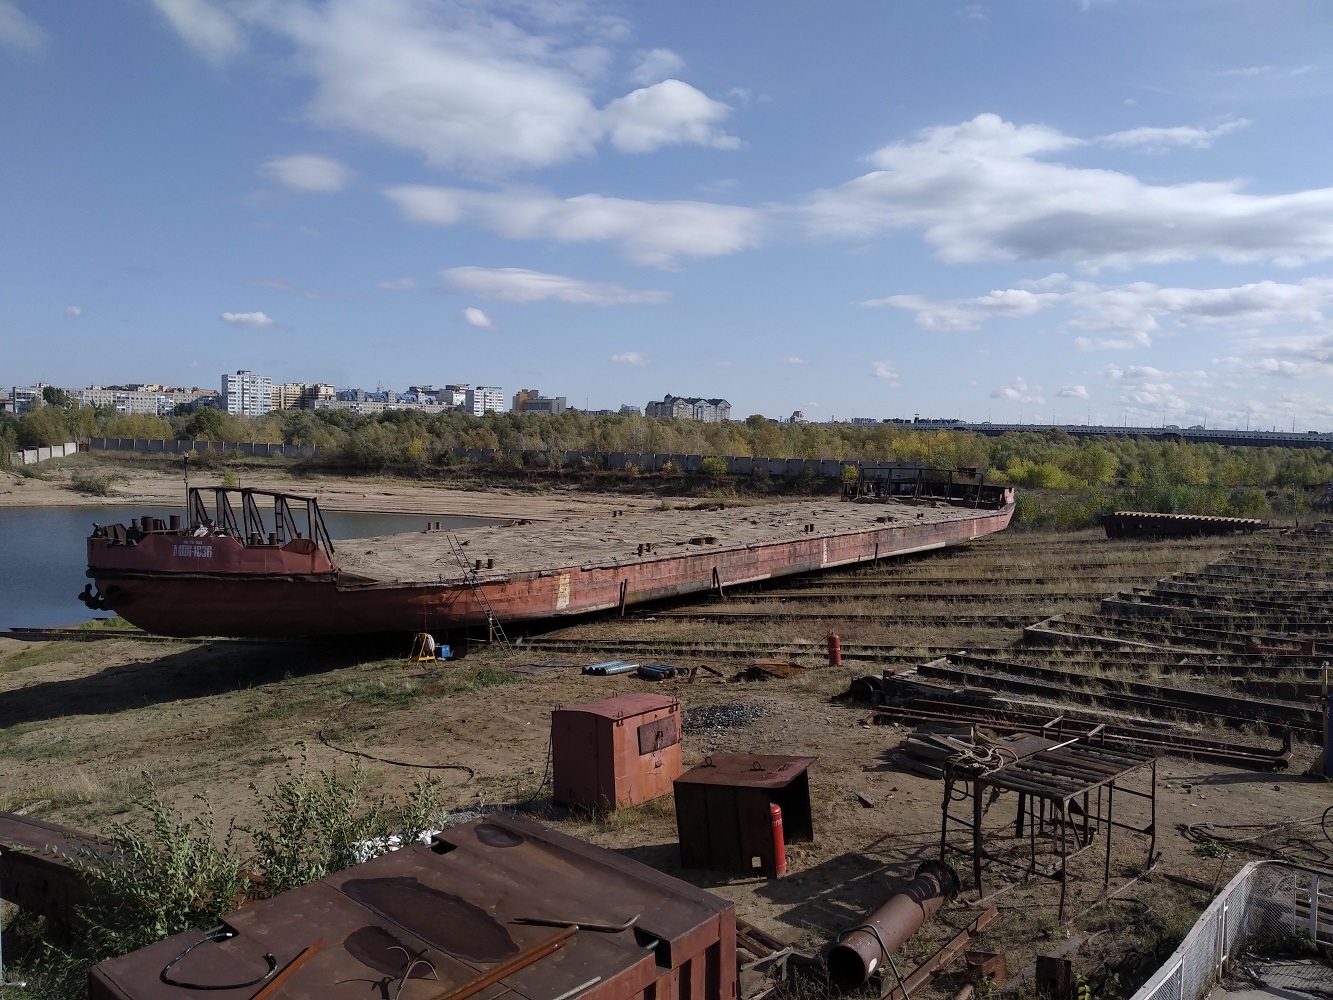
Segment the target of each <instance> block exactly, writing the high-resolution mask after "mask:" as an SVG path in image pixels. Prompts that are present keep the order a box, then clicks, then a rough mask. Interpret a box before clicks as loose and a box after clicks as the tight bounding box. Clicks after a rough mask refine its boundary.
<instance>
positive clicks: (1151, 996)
mask: <svg viewBox="0 0 1333 1000" xmlns="http://www.w3.org/2000/svg"><path fill="white" fill-rule="evenodd" d="M1311 942H1313V943H1317V944H1323V945H1329V946H1333V872H1325V871H1318V870H1317V869H1314V868H1305V867H1302V866H1300V865H1291V864H1286V863H1285V862H1280V861H1255V862H1251V863H1250V864H1248V865H1246V866H1245V867H1244V868H1242V869H1241V870H1240V871H1239V872H1238V873H1237V875H1236V877H1235V878H1233V879H1232V880H1231V881H1230V882H1229V883H1227V886H1226V888H1225V889H1223V890H1222V891H1221V892H1220V893H1219V894H1218V895H1217V897H1216V898H1215V899H1214V900H1213V901H1212V902H1211V903H1210V904H1209V905H1208V908H1207V909H1206V910H1204V911H1203V914H1202V916H1200V917H1199V919H1198V920H1197V921H1196V922H1195V924H1194V926H1193V927H1192V928H1191V929H1190V932H1189V933H1188V934H1187V935H1185V940H1184V941H1182V942H1181V943H1180V947H1179V948H1177V949H1176V950H1175V952H1174V953H1173V954H1172V955H1171V957H1170V958H1169V959H1167V961H1166V964H1164V965H1163V966H1162V967H1161V968H1160V969H1158V970H1157V972H1156V973H1155V974H1154V975H1153V977H1152V978H1151V979H1149V980H1148V981H1147V982H1146V983H1144V985H1143V987H1142V988H1141V989H1140V990H1139V991H1138V992H1137V993H1135V994H1134V997H1133V1000H1201V998H1202V997H1204V996H1206V995H1207V994H1208V991H1209V990H1210V989H1211V988H1212V986H1213V984H1214V983H1216V982H1217V979H1218V977H1219V976H1220V975H1221V974H1222V972H1223V970H1224V969H1225V968H1226V967H1227V966H1228V964H1229V963H1230V962H1232V961H1233V960H1234V959H1237V958H1239V957H1240V955H1241V954H1242V952H1244V951H1245V949H1246V948H1247V947H1249V946H1253V947H1254V948H1255V949H1256V950H1260V951H1262V950H1263V949H1265V948H1271V949H1273V950H1274V951H1280V952H1290V950H1291V946H1292V945H1294V944H1301V943H1304V944H1308V943H1311Z"/></svg>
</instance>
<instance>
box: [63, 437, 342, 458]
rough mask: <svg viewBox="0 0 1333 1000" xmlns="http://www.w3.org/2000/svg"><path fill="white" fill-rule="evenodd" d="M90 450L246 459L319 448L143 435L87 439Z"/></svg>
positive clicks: (309, 453) (303, 454)
mask: <svg viewBox="0 0 1333 1000" xmlns="http://www.w3.org/2000/svg"><path fill="white" fill-rule="evenodd" d="M88 447H89V448H90V449H92V450H93V451H133V452H137V453H139V454H145V455H160V454H166V455H184V454H186V453H187V452H191V451H192V452H194V453H195V454H198V455H204V454H213V455H220V456H227V455H234V454H236V453H237V452H239V453H240V454H242V455H244V456H245V457H246V458H314V457H315V456H316V455H317V454H319V449H318V448H316V447H315V446H314V445H312V444H264V443H261V442H254V441H153V440H145V439H144V438H89V439H88Z"/></svg>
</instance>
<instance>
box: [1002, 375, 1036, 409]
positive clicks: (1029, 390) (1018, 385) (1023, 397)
mask: <svg viewBox="0 0 1333 1000" xmlns="http://www.w3.org/2000/svg"><path fill="white" fill-rule="evenodd" d="M990 398H991V399H1003V400H1005V401H1006V402H1010V403H1044V402H1046V400H1045V399H1043V398H1042V396H1041V387H1040V386H1033V385H1029V384H1028V381H1027V379H1025V378H1023V377H1022V376H1021V375H1020V376H1018V377H1017V378H1015V379H1014V380H1013V381H1012V382H1010V383H1009V384H1008V385H1002V386H1000V387H999V388H998V389H992V390H991V393H990Z"/></svg>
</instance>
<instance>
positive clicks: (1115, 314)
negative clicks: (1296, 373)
mask: <svg viewBox="0 0 1333 1000" xmlns="http://www.w3.org/2000/svg"><path fill="white" fill-rule="evenodd" d="M1019 285H1020V287H1018V288H1012V289H1002V290H997V291H991V292H988V293H987V294H985V295H982V296H979V297H976V298H971V299H951V300H942V301H936V300H932V299H927V298H925V297H924V296H920V295H890V296H887V297H885V298H882V299H870V300H868V301H866V302H865V303H863V304H864V305H868V306H890V307H893V308H897V309H904V310H906V311H908V312H911V313H912V314H913V318H914V320H915V322H916V324H917V325H918V326H919V327H921V328H922V329H924V330H933V331H950V330H977V329H981V328H982V327H984V326H985V325H986V323H988V322H989V321H990V320H992V319H994V318H996V317H1010V318H1025V317H1028V316H1032V315H1035V314H1036V313H1038V312H1040V311H1043V310H1051V309H1055V308H1057V307H1059V308H1061V309H1063V310H1064V312H1065V314H1066V315H1065V320H1064V325H1065V326H1066V327H1067V328H1068V329H1070V330H1076V331H1090V332H1093V333H1096V334H1099V336H1095V337H1088V336H1080V337H1078V338H1077V339H1076V340H1075V346H1076V347H1078V348H1079V349H1080V350H1084V351H1093V350H1117V349H1120V350H1123V349H1128V348H1133V347H1148V346H1150V345H1151V344H1152V342H1153V337H1154V336H1155V335H1156V334H1157V333H1158V332H1159V331H1161V329H1162V328H1163V326H1166V327H1167V328H1168V329H1169V330H1172V331H1189V330H1194V329H1197V330H1207V329H1213V328H1221V329H1229V330H1232V331H1236V332H1238V333H1243V332H1246V331H1251V332H1252V331H1258V330H1264V329H1268V328H1272V327H1278V326H1284V325H1287V326H1289V325H1293V324H1295V325H1297V326H1301V327H1307V328H1308V327H1316V328H1319V329H1323V328H1324V327H1326V326H1327V325H1328V324H1329V323H1330V318H1329V317H1330V316H1331V315H1333V277H1328V276H1323V277H1314V278H1306V279H1304V280H1302V281H1298V282H1278V281H1269V280H1265V281H1256V282H1251V283H1249V284H1245V285H1236V286H1233V287H1230V288H1172V287H1162V286H1159V285H1154V284H1152V283H1151V282H1146V281H1137V282H1132V283H1130V284H1126V285H1099V284H1096V283H1093V282H1087V281H1075V282H1071V281H1068V280H1067V279H1066V276H1065V275H1063V274H1053V275H1048V276H1047V277H1045V278H1041V279H1038V280H1036V281H1027V282H1020V283H1019ZM1034 288H1046V289H1061V290H1059V291H1050V290H1048V291H1041V292H1034V291H1032V289H1034ZM1270 339H1271V338H1270Z"/></svg>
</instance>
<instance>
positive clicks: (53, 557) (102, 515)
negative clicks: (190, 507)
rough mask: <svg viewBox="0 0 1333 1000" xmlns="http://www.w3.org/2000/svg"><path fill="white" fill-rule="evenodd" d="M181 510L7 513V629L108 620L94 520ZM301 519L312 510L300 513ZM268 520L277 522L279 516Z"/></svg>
mask: <svg viewBox="0 0 1333 1000" xmlns="http://www.w3.org/2000/svg"><path fill="white" fill-rule="evenodd" d="M180 512H181V511H180V509H179V508H176V509H174V510H168V509H166V508H153V507H142V506H135V507H120V506H115V507H105V506H100V505H99V506H87V507H36V508H0V628H11V627H13V626H16V625H17V626H22V627H25V628H45V627H50V626H53V625H76V624H78V623H79V622H84V621H88V620H89V619H92V618H105V617H106V612H105V611H90V610H89V609H88V608H85V607H84V606H83V602H82V601H80V600H79V596H78V595H79V591H81V590H82V589H83V586H84V584H86V583H88V582H89V581H88V578H87V577H86V576H85V575H84V573H85V571H86V570H87V568H88V546H87V544H86V542H87V538H88V535H89V534H90V533H91V532H92V529H93V524H94V522H96V523H98V524H114V523H116V522H120V523H121V524H129V523H130V519H131V518H135V517H142V516H143V515H144V514H148V513H151V514H154V515H155V516H157V517H161V518H164V519H165V518H166V517H168V516H170V515H171V514H179V513H180ZM323 513H324V523H325V524H326V525H327V526H328V529H329V534H330V535H331V536H333V540H334V543H335V544H334V548H335V549H336V548H337V544H336V543H337V540H338V539H340V538H367V537H370V536H372V535H392V534H397V533H398V532H405V531H420V530H421V529H422V527H423V526H424V525H425V521H426V519H425V517H424V516H423V515H417V514H412V515H407V514H354V513H348V512H342V511H324V512H323ZM297 516H298V518H300V517H303V516H304V512H298V515H297ZM267 520H272V511H271V510H270V511H269V512H268V516H267ZM431 521H432V522H434V521H439V522H440V527H441V528H471V527H477V526H478V525H483V524H490V523H493V522H491V521H488V520H485V519H483V518H473V517H438V516H432V517H431Z"/></svg>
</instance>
